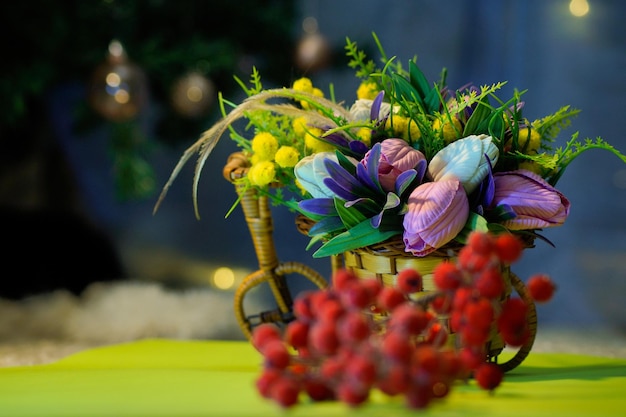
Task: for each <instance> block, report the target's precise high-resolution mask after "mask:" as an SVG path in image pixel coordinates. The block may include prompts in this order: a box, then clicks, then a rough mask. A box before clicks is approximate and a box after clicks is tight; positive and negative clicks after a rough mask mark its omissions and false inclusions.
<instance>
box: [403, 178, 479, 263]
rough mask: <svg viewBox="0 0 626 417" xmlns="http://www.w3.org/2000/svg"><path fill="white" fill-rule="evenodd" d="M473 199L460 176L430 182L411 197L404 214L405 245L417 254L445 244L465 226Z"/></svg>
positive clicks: (429, 251)
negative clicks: (469, 198)
mask: <svg viewBox="0 0 626 417" xmlns="http://www.w3.org/2000/svg"><path fill="white" fill-rule="evenodd" d="M468 215H469V203H468V200H467V194H466V193H465V189H464V188H463V185H462V184H461V182H460V181H458V180H454V179H451V180H447V181H435V182H427V183H424V184H422V185H420V186H419V187H417V188H416V189H415V190H413V192H412V193H411V195H410V196H409V199H408V211H407V213H406V214H405V215H404V235H403V239H404V245H405V250H406V251H407V252H411V253H412V254H413V255H415V256H426V255H428V254H429V253H431V252H433V251H434V250H436V249H438V248H440V247H442V246H443V245H445V244H446V243H448V242H449V241H451V240H452V239H454V237H456V235H458V234H459V232H460V231H461V230H462V229H463V227H464V226H465V222H466V221H467V217H468Z"/></svg>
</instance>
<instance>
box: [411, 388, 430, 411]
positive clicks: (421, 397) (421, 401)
mask: <svg viewBox="0 0 626 417" xmlns="http://www.w3.org/2000/svg"><path fill="white" fill-rule="evenodd" d="M432 399H433V390H432V387H431V386H430V385H417V384H413V385H411V386H410V387H409V388H408V389H407V391H406V393H405V400H406V405H407V407H409V408H413V409H417V410H422V409H424V408H426V407H427V406H428V404H430V402H431V400H432Z"/></svg>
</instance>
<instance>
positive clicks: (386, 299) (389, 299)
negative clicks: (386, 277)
mask: <svg viewBox="0 0 626 417" xmlns="http://www.w3.org/2000/svg"><path fill="white" fill-rule="evenodd" d="M406 300H407V298H406V295H405V294H404V293H403V292H402V291H400V290H399V289H398V288H395V287H383V288H382V289H381V290H380V292H379V293H378V296H377V297H376V303H377V304H378V307H379V308H380V309H381V310H383V311H393V309H395V308H396V307H397V306H399V305H400V304H403V303H404V302H405V301H406Z"/></svg>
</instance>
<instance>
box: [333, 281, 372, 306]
mask: <svg viewBox="0 0 626 417" xmlns="http://www.w3.org/2000/svg"><path fill="white" fill-rule="evenodd" d="M340 298H341V300H342V301H343V303H344V305H345V306H346V307H347V308H353V309H357V310H362V309H363V308H365V307H367V306H369V305H370V304H372V301H373V299H372V296H371V293H370V291H369V289H368V288H367V287H366V286H365V285H363V283H362V282H361V281H356V282H353V283H350V284H345V287H344V288H343V289H342V290H341V293H340Z"/></svg>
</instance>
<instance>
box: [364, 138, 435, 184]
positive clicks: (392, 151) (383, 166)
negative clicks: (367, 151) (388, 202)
mask: <svg viewBox="0 0 626 417" xmlns="http://www.w3.org/2000/svg"><path fill="white" fill-rule="evenodd" d="M423 159H426V157H425V156H424V154H423V153H421V152H420V151H418V150H417V149H414V148H413V147H411V145H409V144H408V143H407V141H405V140H404V139H396V138H392V139H385V140H383V141H382V142H381V143H380V165H379V167H378V180H379V181H380V185H381V186H382V187H383V190H385V191H386V192H394V191H395V184H396V178H398V175H400V174H402V173H403V172H405V171H408V170H409V169H413V168H415V167H416V166H417V164H418V163H419V161H421V160H423ZM366 161H367V155H366V157H365V158H363V159H362V160H361V162H362V163H363V164H366Z"/></svg>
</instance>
